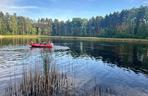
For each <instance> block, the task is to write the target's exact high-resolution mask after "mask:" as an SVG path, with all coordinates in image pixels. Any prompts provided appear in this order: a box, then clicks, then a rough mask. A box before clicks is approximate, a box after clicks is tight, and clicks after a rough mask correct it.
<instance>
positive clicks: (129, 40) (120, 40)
mask: <svg viewBox="0 0 148 96" xmlns="http://www.w3.org/2000/svg"><path fill="white" fill-rule="evenodd" d="M0 38H50V39H64V40H80V41H98V42H118V43H138V44H148V39H134V38H101V37H100V38H99V37H75V36H45V35H0Z"/></svg>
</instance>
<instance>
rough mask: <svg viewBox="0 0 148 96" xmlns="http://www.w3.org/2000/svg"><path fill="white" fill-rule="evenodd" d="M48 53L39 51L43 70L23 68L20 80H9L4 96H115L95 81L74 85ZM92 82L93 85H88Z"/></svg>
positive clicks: (72, 79) (71, 79)
mask: <svg viewBox="0 0 148 96" xmlns="http://www.w3.org/2000/svg"><path fill="white" fill-rule="evenodd" d="M47 51H48V52H47ZM48 53H50V52H49V50H43V51H42V52H41V56H42V59H43V70H42V71H39V70H40V69H39V67H38V66H35V70H32V69H28V70H27V71H25V70H24V72H23V74H22V78H21V80H20V82H18V81H16V82H13V81H11V82H10V84H9V86H8V88H6V90H5V96H116V95H115V92H113V91H112V90H111V89H109V88H103V87H100V86H99V85H97V84H95V81H94V82H93V83H92V82H86V83H85V84H83V86H81V87H79V86H77V87H76V86H75V83H76V82H75V80H74V78H72V77H69V76H68V75H67V74H66V73H64V72H60V70H59V69H58V67H57V65H56V64H55V63H53V62H52V57H51V54H50V55H49V54H48ZM92 84H94V85H95V87H92V88H91V87H90V86H89V85H92Z"/></svg>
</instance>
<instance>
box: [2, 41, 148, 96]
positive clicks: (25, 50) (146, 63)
mask: <svg viewBox="0 0 148 96" xmlns="http://www.w3.org/2000/svg"><path fill="white" fill-rule="evenodd" d="M32 40H33V41H34V42H42V41H46V42H47V41H48V40H49V39H47V38H44V39H41V38H40V39H32ZM30 41H31V39H23V38H22V39H0V90H1V92H2V91H3V89H4V88H5V87H6V86H7V85H8V84H9V83H10V80H13V79H14V78H15V79H16V78H17V79H19V78H21V76H22V72H23V71H24V70H25V69H26V68H32V70H33V69H35V68H34V67H35V66H37V65H38V66H37V67H39V69H40V70H44V68H43V61H42V59H41V56H42V55H41V52H42V50H43V49H42V48H41V49H40V48H30V46H29V45H28V43H29V42H30ZM52 42H54V44H55V48H54V49H52V50H51V51H52V52H51V53H52V54H50V55H51V56H50V57H51V60H52V61H51V62H54V63H55V64H56V65H57V67H58V68H59V71H62V72H65V73H67V74H68V76H70V77H72V78H74V81H75V82H76V85H75V86H76V87H84V86H88V87H89V88H91V87H94V86H96V85H99V86H101V87H105V88H111V89H112V90H114V91H115V92H116V93H117V94H119V96H120V95H121V96H148V83H147V82H148V45H141V44H126V43H103V42H94V41H91V42H89V41H87V42H84V41H68V40H52ZM40 70H39V71H40ZM94 82H95V84H94Z"/></svg>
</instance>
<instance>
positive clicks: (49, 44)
mask: <svg viewBox="0 0 148 96" xmlns="http://www.w3.org/2000/svg"><path fill="white" fill-rule="evenodd" d="M30 45H31V46H32V47H37V48H53V43H48V44H39V43H31V44H30Z"/></svg>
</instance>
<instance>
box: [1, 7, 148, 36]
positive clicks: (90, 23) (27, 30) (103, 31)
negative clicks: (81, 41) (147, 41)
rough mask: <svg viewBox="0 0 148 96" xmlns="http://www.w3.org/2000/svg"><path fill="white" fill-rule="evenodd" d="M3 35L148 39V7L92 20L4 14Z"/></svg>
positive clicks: (2, 16)
mask: <svg viewBox="0 0 148 96" xmlns="http://www.w3.org/2000/svg"><path fill="white" fill-rule="evenodd" d="M0 32H1V34H42V35H53V36H98V37H122V38H127V37H130V38H148V6H145V7H143V6H141V7H140V8H133V9H130V10H122V11H121V12H114V13H112V14H109V15H106V16H105V17H101V16H97V17H92V18H90V19H82V18H73V19H72V20H67V21H59V20H58V19H55V20H52V19H48V18H46V19H44V18H41V19H39V20H38V21H37V22H35V21H34V22H33V21H32V20H31V19H28V18H24V17H22V16H16V15H15V14H14V15H12V16H10V15H9V14H8V13H7V14H5V15H4V14H3V13H2V12H1V13H0Z"/></svg>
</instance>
